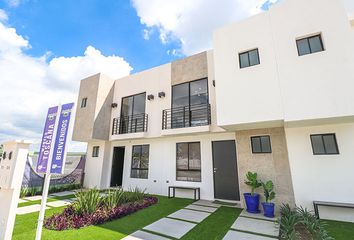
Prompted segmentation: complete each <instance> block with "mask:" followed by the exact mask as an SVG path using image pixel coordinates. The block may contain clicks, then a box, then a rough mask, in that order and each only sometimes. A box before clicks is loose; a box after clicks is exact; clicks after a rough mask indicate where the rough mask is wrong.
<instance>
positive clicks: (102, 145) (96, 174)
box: [84, 141, 109, 188]
mask: <svg viewBox="0 0 354 240" xmlns="http://www.w3.org/2000/svg"><path fill="white" fill-rule="evenodd" d="M106 144H107V142H104V141H93V142H89V143H88V145H87V153H86V164H85V179H84V187H85V188H101V187H102V181H101V178H102V173H103V172H102V169H103V164H104V159H105V157H106V156H107V154H109V149H108V152H107V149H106ZM94 146H99V156H98V157H92V149H93V147H94Z"/></svg>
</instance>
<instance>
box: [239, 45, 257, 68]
mask: <svg viewBox="0 0 354 240" xmlns="http://www.w3.org/2000/svg"><path fill="white" fill-rule="evenodd" d="M253 51H257V58H258V63H257V64H252V65H251V61H250V52H253ZM244 54H247V59H248V65H247V66H242V64H241V55H244ZM238 62H239V66H240V69H243V68H248V67H253V66H257V65H260V64H261V59H260V56H259V49H258V48H254V49H251V50H248V51H244V52H240V53H238Z"/></svg>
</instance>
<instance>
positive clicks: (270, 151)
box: [251, 135, 272, 154]
mask: <svg viewBox="0 0 354 240" xmlns="http://www.w3.org/2000/svg"><path fill="white" fill-rule="evenodd" d="M262 138H268V141H269V151H266V150H264V149H263V144H262ZM255 139H259V141H260V147H261V151H259V152H258V151H256V150H255V149H254V148H253V141H254V140H255ZM251 148H252V153H253V154H269V153H272V141H271V137H270V135H260V136H252V137H251Z"/></svg>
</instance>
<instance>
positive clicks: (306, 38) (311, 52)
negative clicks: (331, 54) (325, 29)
mask: <svg viewBox="0 0 354 240" xmlns="http://www.w3.org/2000/svg"><path fill="white" fill-rule="evenodd" d="M316 37H319V39H320V43H321V48H322V50H321V51H317V52H313V51H312V49H311V44H310V39H312V38H316ZM303 40H307V44H308V47H309V49H310V52H309V53H305V54H301V53H300V48H299V42H300V41H303ZM296 48H297V54H298V55H299V57H301V56H306V55H310V54H314V53H319V52H323V51H325V50H326V49H325V47H324V44H323V39H322V34H321V33H320V34H316V35H311V36H309V37H302V38H299V39H296Z"/></svg>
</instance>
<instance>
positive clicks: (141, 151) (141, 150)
mask: <svg viewBox="0 0 354 240" xmlns="http://www.w3.org/2000/svg"><path fill="white" fill-rule="evenodd" d="M143 146H147V147H148V149H149V156H148V161H150V145H149V144H141V145H133V146H132V161H131V166H130V178H134V179H148V178H149V167H147V168H133V157H134V156H133V153H134V147H140V154H139V161H141V155H142V154H143ZM132 170H147V171H148V174H147V177H146V178H141V177H132Z"/></svg>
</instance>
